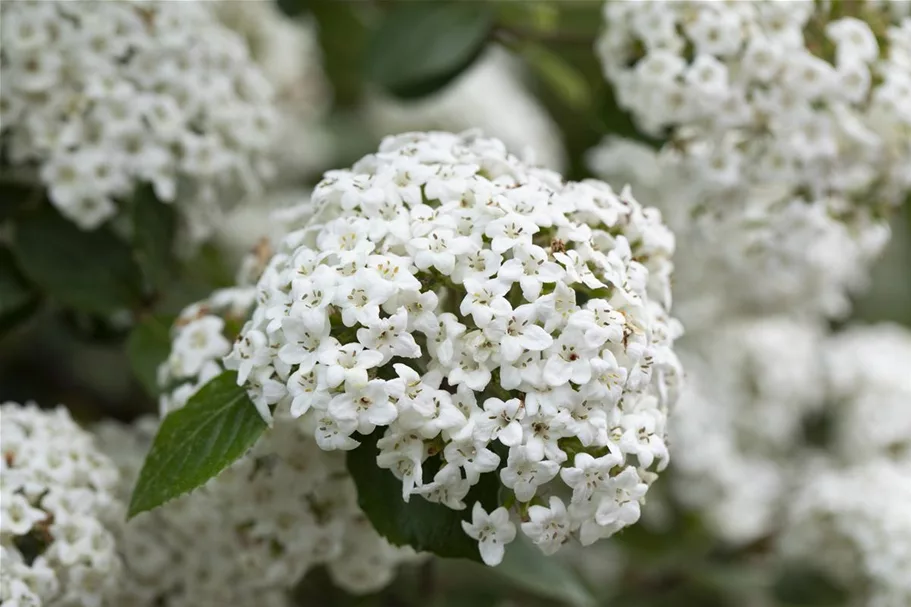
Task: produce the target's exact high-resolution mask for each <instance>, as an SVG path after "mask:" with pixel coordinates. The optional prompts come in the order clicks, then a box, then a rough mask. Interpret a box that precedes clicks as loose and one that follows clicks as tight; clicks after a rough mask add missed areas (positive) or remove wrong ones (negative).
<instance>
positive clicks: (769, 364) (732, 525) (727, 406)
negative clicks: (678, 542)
mask: <svg viewBox="0 0 911 607" xmlns="http://www.w3.org/2000/svg"><path fill="white" fill-rule="evenodd" d="M823 343H824V339H823V331H822V329H821V327H818V326H816V325H814V324H812V323H807V322H801V321H796V320H793V319H790V318H786V317H763V318H760V319H753V320H736V321H728V322H727V323H724V324H722V325H720V326H716V327H715V329H714V330H713V331H704V332H701V333H700V334H699V335H696V336H690V339H689V340H688V342H687V344H686V345H685V347H684V349H682V351H681V352H680V356H681V359H682V360H683V362H684V365H685V367H686V369H687V382H686V383H687V385H686V388H685V389H684V391H683V394H681V397H680V400H679V402H678V405H677V409H676V411H675V414H674V415H673V416H672V418H671V422H670V436H671V441H672V444H673V446H674V454H675V455H674V481H675V482H674V483H673V485H672V490H673V492H674V494H675V496H676V497H677V499H679V500H680V501H681V502H682V503H683V504H684V505H685V506H687V507H689V508H692V509H694V510H697V511H699V512H701V513H702V515H703V516H704V520H705V522H706V524H707V525H708V527H709V528H710V529H711V530H712V531H713V532H714V533H715V534H716V535H717V536H718V537H720V538H721V539H723V540H724V541H726V542H729V543H732V544H745V543H749V542H751V541H754V540H757V539H759V538H762V537H765V536H768V535H770V534H772V533H773V532H774V531H775V530H776V529H777V527H778V525H779V523H780V514H781V512H782V509H783V505H782V504H783V502H787V501H788V499H789V496H790V494H791V489H792V483H793V480H794V478H795V475H797V476H798V477H799V474H798V471H799V468H800V467H801V465H802V463H803V459H804V455H805V450H806V444H807V438H806V436H805V429H806V427H807V423H808V422H809V421H811V420H813V419H814V416H816V415H820V414H821V411H822V409H823V406H824V404H825V402H824V396H825V384H824V382H825V376H824V372H823V365H822V361H821V360H820V355H819V354H820V349H821V347H822V344H823Z"/></svg>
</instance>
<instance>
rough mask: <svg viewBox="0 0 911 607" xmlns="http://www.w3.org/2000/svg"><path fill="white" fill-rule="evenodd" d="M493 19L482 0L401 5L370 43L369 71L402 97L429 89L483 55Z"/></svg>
mask: <svg viewBox="0 0 911 607" xmlns="http://www.w3.org/2000/svg"><path fill="white" fill-rule="evenodd" d="M493 25H494V19H493V14H492V12H491V11H490V9H489V7H487V6H486V5H485V4H483V3H476V2H475V3H467V4H466V3H463V2H404V3H402V4H399V5H396V6H395V7H394V8H393V9H392V10H390V11H389V12H388V13H387V14H386V15H385V16H384V19H383V21H382V23H381V24H380V27H379V29H377V31H376V32H374V35H373V36H372V37H371V39H370V41H369V43H368V45H367V53H366V65H365V70H366V75H367V77H368V78H369V79H370V80H371V81H373V82H374V83H376V84H378V85H380V86H382V87H383V88H384V89H386V90H387V91H388V92H389V93H391V94H393V95H395V96H397V97H401V98H406V99H407V98H414V97H421V96H423V95H427V94H430V93H432V92H434V91H436V90H438V89H440V88H442V87H443V86H445V85H446V84H447V83H449V82H450V81H451V80H452V79H454V78H455V77H456V76H458V75H459V74H461V73H462V72H463V71H464V70H465V69H467V68H468V67H469V66H470V65H471V64H472V63H473V62H474V60H475V59H477V58H478V57H479V56H480V55H481V53H482V52H483V50H484V48H485V47H486V45H487V41H488V40H489V38H490V33H491V31H492V29H493Z"/></svg>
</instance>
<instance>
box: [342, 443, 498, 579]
mask: <svg viewBox="0 0 911 607" xmlns="http://www.w3.org/2000/svg"><path fill="white" fill-rule="evenodd" d="M381 433H382V432H381V431H376V432H373V434H371V435H370V436H365V437H360V440H361V445H360V446H359V447H358V448H357V449H354V450H353V451H349V452H348V471H349V472H351V476H352V477H353V478H354V484H355V485H356V486H357V502H358V505H359V506H360V507H361V510H363V511H364V514H366V515H367V518H368V519H370V522H371V523H372V524H373V527H374V528H375V529H376V530H377V532H378V533H379V534H380V535H382V536H383V537H385V538H386V539H387V540H388V541H389V542H390V543H392V544H395V545H396V546H405V545H408V546H411V547H413V548H414V549H415V550H419V551H427V552H432V553H434V554H437V555H439V556H444V557H450V558H469V559H473V560H476V561H480V560H481V555H480V553H479V552H478V544H477V542H476V541H475V540H473V539H471V538H470V537H468V536H467V535H466V534H465V531H464V530H463V529H462V521H463V520H470V519H471V508H465V509H464V510H452V509H450V508H447V507H446V506H444V505H442V504H434V503H431V502H428V501H427V500H425V499H424V498H422V497H421V496H419V495H414V496H412V497H411V500H410V501H409V502H408V503H406V502H405V501H404V500H403V499H402V481H400V480H398V479H397V478H395V476H394V475H393V474H392V472H390V471H389V470H384V469H381V468H379V467H377V465H376V455H377V448H376V443H377V441H378V440H379V435H380V434H381ZM437 462H438V460H437ZM432 465H433V460H427V462H424V466H425V468H428V467H432ZM430 471H431V472H432V470H430ZM427 472H428V470H425V474H426V473H427ZM499 485H500V483H499V480H498V477H497V474H496V473H494V472H489V473H487V474H482V475H481V480H480V482H479V483H478V484H477V485H475V486H474V487H472V488H471V491H469V492H468V496H467V497H466V498H465V503H466V504H472V503H474V502H476V501H480V502H481V504H482V505H483V506H484V508H485V509H486V510H487V511H488V512H489V511H490V510H492V509H493V508H496V506H497V491H498V488H499Z"/></svg>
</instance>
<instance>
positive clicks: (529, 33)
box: [491, 24, 595, 49]
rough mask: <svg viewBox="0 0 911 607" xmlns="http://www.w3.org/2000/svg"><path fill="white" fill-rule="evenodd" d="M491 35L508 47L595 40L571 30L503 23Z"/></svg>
mask: <svg viewBox="0 0 911 607" xmlns="http://www.w3.org/2000/svg"><path fill="white" fill-rule="evenodd" d="M491 37H492V38H493V39H494V40H496V41H497V42H500V43H501V44H503V45H504V46H506V47H507V48H511V49H515V48H516V46H517V45H518V44H521V43H522V42H541V43H546V44H569V45H576V44H578V45H585V46H591V45H593V44H594V43H595V40H594V38H593V37H591V36H586V35H584V34H579V33H577V32H570V31H560V30H556V31H549V32H545V31H541V30H536V29H532V28H529V27H522V26H517V25H502V24H499V25H497V26H496V27H494V29H493V32H492V33H491Z"/></svg>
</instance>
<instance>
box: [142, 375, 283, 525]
mask: <svg viewBox="0 0 911 607" xmlns="http://www.w3.org/2000/svg"><path fill="white" fill-rule="evenodd" d="M265 429H266V423H265V422H264V421H263V419H262V418H261V417H260V416H259V413H258V412H257V411H256V407H255V406H254V405H253V403H252V402H251V401H250V397H249V396H247V392H246V390H245V389H244V388H243V387H242V386H238V385H237V373H235V372H233V371H225V372H224V373H222V374H221V375H219V376H218V377H216V378H215V379H213V380H212V381H210V382H209V383H207V384H206V385H205V386H203V387H202V388H200V390H199V392H197V393H196V394H194V395H193V396H192V397H191V398H190V400H189V402H187V404H186V406H184V407H183V408H182V409H178V410H177V411H174V412H173V413H171V414H170V415H168V416H167V417H165V419H164V421H163V422H162V423H161V427H160V428H159V429H158V434H157V435H156V436H155V440H154V442H153V443H152V449H151V451H149V454H148V455H147V456H146V460H145V463H144V464H143V466H142V471H141V472H140V473H139V480H138V481H137V482H136V487H135V489H133V496H132V498H131V500H130V508H129V512H128V517H129V518H132V517H134V516H136V515H137V514H139V513H140V512H145V511H147V510H152V509H153V508H157V507H158V506H161V505H162V504H164V503H166V502H168V501H170V500H172V499H174V498H175V497H178V496H180V495H183V494H184V493H187V492H188V491H192V490H193V489H196V488H197V487H201V486H202V485H204V484H205V483H206V481H208V480H209V479H211V478H214V477H215V476H216V475H217V474H218V473H219V472H221V471H222V470H224V469H225V468H227V467H228V466H230V465H231V464H232V463H234V462H235V461H236V460H237V459H239V458H240V457H241V456H242V455H244V453H246V452H247V450H248V449H250V447H252V446H253V444H254V443H255V442H256V440H257V439H258V438H259V436H260V435H261V434H262V433H263V431H264V430H265Z"/></svg>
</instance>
